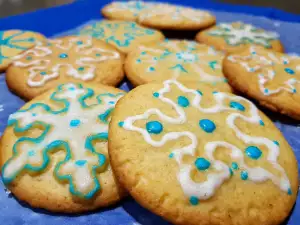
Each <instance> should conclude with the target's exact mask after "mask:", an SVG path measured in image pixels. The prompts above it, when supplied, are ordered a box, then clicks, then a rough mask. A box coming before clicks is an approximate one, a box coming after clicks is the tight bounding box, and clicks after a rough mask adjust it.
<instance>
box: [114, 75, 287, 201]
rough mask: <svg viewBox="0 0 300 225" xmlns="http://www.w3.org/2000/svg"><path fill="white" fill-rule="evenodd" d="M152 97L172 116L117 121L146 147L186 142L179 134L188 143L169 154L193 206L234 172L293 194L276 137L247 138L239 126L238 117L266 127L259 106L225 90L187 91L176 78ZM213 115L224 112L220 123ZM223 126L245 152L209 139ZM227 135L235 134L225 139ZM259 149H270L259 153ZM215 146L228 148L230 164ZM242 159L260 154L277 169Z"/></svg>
mask: <svg viewBox="0 0 300 225" xmlns="http://www.w3.org/2000/svg"><path fill="white" fill-rule="evenodd" d="M178 90H179V91H180V92H178ZM169 93H173V94H174V93H183V95H180V96H176V97H175V99H173V98H174V96H170V94H169ZM208 95H211V96H212V97H213V98H212V99H213V102H214V103H213V105H212V106H211V107H208V108H203V107H202V106H201V102H202V98H203V97H207V96H208ZM167 96H168V97H167ZM153 98H155V99H157V100H159V101H161V102H163V103H164V104H167V105H169V106H170V108H172V109H173V110H174V111H175V112H176V116H169V115H170V114H168V115H167V114H165V113H164V112H162V111H161V110H160V109H158V108H150V109H147V110H146V111H145V112H144V113H143V114H139V115H134V116H130V117H127V118H126V119H125V120H124V121H121V122H120V123H119V125H120V127H122V128H123V129H125V130H128V131H133V132H138V133H140V134H141V136H142V137H143V139H144V140H145V141H146V142H147V143H148V144H149V145H151V146H153V147H157V148H161V147H163V146H164V145H165V144H166V143H167V142H171V141H178V143H179V142H180V143H184V142H181V141H180V140H182V138H186V139H188V140H190V141H188V142H186V145H184V146H181V147H176V149H173V150H172V153H171V154H170V155H169V158H170V160H175V161H176V162H177V164H178V165H179V170H178V174H177V179H178V181H179V183H180V185H181V188H182V189H183V192H184V193H185V195H186V196H187V197H188V198H189V200H190V203H191V204H192V205H197V204H198V201H199V200H205V199H209V198H211V197H212V196H213V195H214V194H215V192H216V190H217V189H218V188H219V187H220V186H221V185H222V184H223V183H224V182H225V181H226V180H228V179H230V178H231V177H232V176H235V175H237V174H238V175H239V176H240V179H242V180H250V181H253V182H256V183H261V182H265V181H267V180H271V181H272V182H273V183H274V184H275V185H277V186H278V187H279V188H280V189H281V190H282V191H284V192H286V193H287V194H289V195H291V194H292V190H291V187H290V182H289V179H288V177H287V174H286V172H285V170H284V169H283V168H282V167H281V166H280V165H279V163H278V161H277V160H278V156H279V152H280V141H279V142H278V141H276V140H271V139H268V138H266V137H258V136H257V137H255V136H250V135H248V134H247V133H244V132H243V131H242V130H241V129H240V127H239V126H237V121H236V120H243V121H244V122H245V123H250V124H252V125H258V126H260V127H261V129H264V126H265V125H264V122H263V121H262V119H261V117H260V114H259V111H258V109H257V108H256V106H255V105H254V104H253V103H251V102H250V101H249V100H247V99H245V98H242V97H239V96H234V95H231V94H229V93H221V92H213V93H208V92H205V93H202V92H201V90H193V89H188V88H187V87H185V86H183V85H182V84H181V83H179V82H178V81H175V80H167V81H165V82H164V87H163V88H162V89H160V90H158V91H157V92H154V93H153ZM209 98H210V97H209ZM187 109H188V110H187ZM191 110H195V111H197V113H196V114H193V115H198V116H199V118H197V122H196V123H195V124H199V126H198V125H197V126H192V125H191V124H193V121H194V122H195V117H194V116H193V117H189V112H191ZM216 114H217V117H218V118H219V120H220V118H222V117H223V116H224V121H222V122H220V121H218V123H217V122H215V121H214V119H213V118H216ZM171 115H174V114H171ZM154 118H158V120H153V119H154ZM141 122H142V123H141ZM137 124H139V125H137ZM143 124H144V125H143ZM225 126H226V127H227V128H228V129H230V130H231V131H232V132H227V134H226V135H227V136H226V140H237V139H238V140H239V141H240V142H241V143H243V144H244V145H245V146H246V148H245V149H244V150H242V149H240V148H239V147H238V146H236V145H234V144H232V143H229V142H227V141H224V140H215V139H213V136H214V135H212V134H216V137H218V136H220V134H219V133H218V132H219V131H220V129H221V130H223V128H224V127H225ZM165 127H168V129H165ZM170 127H174V130H176V131H170ZM179 127H180V129H179ZM122 128H121V129H122ZM165 130H168V132H166V131H165ZM204 135H207V136H205V137H206V138H203V137H204ZM228 135H229V136H231V135H233V136H232V137H229V136H228ZM199 137H200V138H199ZM214 137H215V136H214ZM262 147H263V148H265V149H267V150H268V151H266V152H264V153H263V152H262V150H261V148H262ZM218 148H226V149H228V150H229V152H230V153H229V156H230V158H231V160H232V161H231V162H229V163H228V162H225V161H222V160H221V159H216V158H215V156H214V153H215V152H216V151H217V149H218ZM184 156H189V157H192V158H193V160H191V161H192V162H193V163H192V164H190V163H187V162H186V161H184V160H183V158H184ZM246 158H248V159H249V160H252V161H253V162H254V163H255V162H256V160H260V158H264V160H267V161H268V162H269V163H270V165H272V167H273V168H272V170H273V171H277V172H276V173H275V174H277V175H275V174H274V173H273V172H271V171H269V170H267V169H265V168H262V167H260V166H258V165H257V164H256V165H253V164H252V165H251V166H249V165H247V160H248V159H247V160H246ZM194 171H196V173H199V174H200V176H204V174H205V177H206V179H205V180H204V181H201V182H197V181H195V180H194V179H193V178H192V177H191V173H193V172H194ZM195 176H196V175H195ZM202 180H203V179H202Z"/></svg>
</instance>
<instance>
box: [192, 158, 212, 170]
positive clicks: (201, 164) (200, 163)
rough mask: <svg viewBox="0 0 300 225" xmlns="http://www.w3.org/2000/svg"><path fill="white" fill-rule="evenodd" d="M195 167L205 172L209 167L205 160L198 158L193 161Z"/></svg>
mask: <svg viewBox="0 0 300 225" xmlns="http://www.w3.org/2000/svg"><path fill="white" fill-rule="evenodd" d="M195 166H196V167H197V169H198V170H207V169H208V168H209V167H210V162H209V161H208V160H206V159H205V158H198V159H196V161H195Z"/></svg>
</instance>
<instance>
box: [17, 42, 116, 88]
mask: <svg viewBox="0 0 300 225" xmlns="http://www.w3.org/2000/svg"><path fill="white" fill-rule="evenodd" d="M119 58H120V54H119V53H118V52H117V51H112V50H108V49H103V48H98V47H96V46H94V45H93V41H92V38H81V37H74V38H70V39H68V41H65V40H64V39H53V40H49V41H48V43H47V44H44V45H37V46H35V47H34V48H32V49H29V50H27V51H26V52H24V53H23V54H21V55H19V56H16V57H15V58H14V60H16V61H15V62H14V66H17V67H24V68H27V69H28V72H29V77H28V81H27V84H28V85H29V86H30V87H41V86H43V85H44V84H45V83H47V82H48V81H49V80H53V79H56V78H57V77H59V76H60V71H61V69H62V68H65V69H66V72H65V74H66V75H67V76H70V77H73V78H75V79H79V80H83V81H87V80H92V79H94V77H95V75H96V74H95V72H96V68H97V63H100V62H103V61H106V60H116V59H119Z"/></svg>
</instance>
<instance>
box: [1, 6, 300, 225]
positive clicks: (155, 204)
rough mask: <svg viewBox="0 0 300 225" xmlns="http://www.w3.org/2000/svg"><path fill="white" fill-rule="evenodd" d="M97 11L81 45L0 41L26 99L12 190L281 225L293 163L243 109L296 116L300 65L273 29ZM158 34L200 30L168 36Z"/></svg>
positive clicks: (73, 208)
mask: <svg viewBox="0 0 300 225" xmlns="http://www.w3.org/2000/svg"><path fill="white" fill-rule="evenodd" d="M102 13H103V15H104V16H105V17H107V18H108V19H110V20H102V21H99V22H96V23H94V24H93V25H90V26H87V27H85V28H83V29H82V30H81V31H80V32H79V33H78V35H75V36H66V37H62V38H58V39H52V40H48V39H46V38H45V37H43V36H42V35H40V34H37V33H34V32H27V31H5V32H2V33H1V35H2V38H3V40H5V41H2V42H0V48H1V51H0V53H1V54H0V68H1V69H3V70H6V81H7V85H8V87H9V88H10V90H11V91H13V92H14V93H16V94H17V95H18V96H20V97H21V98H23V99H26V100H30V101H29V102H27V103H26V104H25V105H24V106H23V107H22V108H21V109H20V110H18V111H17V112H15V113H14V114H12V115H10V117H9V120H8V126H7V128H6V130H5V132H4V134H3V136H2V138H1V144H0V164H1V166H2V172H1V176H2V180H3V182H4V184H5V185H6V186H7V188H8V189H9V190H10V191H11V192H12V193H13V194H14V195H15V196H16V198H18V199H20V200H22V201H25V202H27V203H29V204H30V205H31V206H32V207H38V208H44V209H47V210H50V211H53V212H65V213H78V212H84V211H90V210H94V209H98V208H100V207H105V206H108V205H112V204H114V203H117V202H118V201H120V200H121V199H122V198H123V197H125V196H127V195H128V193H129V194H130V195H131V196H132V197H133V198H134V199H135V200H136V201H137V202H139V203H140V204H141V205H142V206H144V207H145V208H147V209H149V210H151V211H152V212H154V213H156V214H158V215H160V216H162V217H164V218H165V219H167V220H168V221H171V222H172V223H174V224H184V225H196V224H207V225H208V224H228V225H229V224H233V225H238V224H245V225H248V224H249V225H250V224H270V225H275V224H280V223H281V222H282V221H283V220H284V219H285V218H286V217H287V216H288V215H289V213H290V211H291V209H292V207H293V205H294V204H295V201H296V197H297V192H298V166H297V161H296V158H295V155H294V153H293V150H292V149H291V147H290V146H289V144H288V143H287V141H286V140H285V138H284V137H283V136H282V134H281V133H280V131H279V130H278V129H277V128H276V127H275V125H274V124H273V122H272V121H271V120H270V119H269V118H268V117H267V116H266V115H264V113H263V112H261V111H260V110H259V109H257V107H256V106H255V104H254V103H252V102H251V99H255V100H257V102H259V103H260V104H261V105H263V106H266V107H267V108H269V109H271V110H274V111H276V112H281V113H283V114H286V115H288V116H290V117H292V118H294V119H296V120H299V119H300V109H299V110H298V107H300V106H299V104H300V103H299V102H300V99H299V98H300V97H299V94H298V92H297V89H298V88H299V86H298V84H299V80H300V79H299V77H300V59H299V58H297V57H295V56H289V55H285V54H283V53H282V52H283V47H282V45H281V44H280V40H279V36H278V34H276V33H274V32H270V31H265V30H262V29H259V28H256V27H254V26H252V25H250V24H244V23H242V22H236V23H232V24H223V23H220V24H218V25H216V26H214V24H215V21H216V19H215V17H214V16H213V15H212V14H211V13H209V12H206V11H202V10H198V9H192V8H187V7H183V6H176V5H170V4H162V3H144V2H140V1H138V2H135V1H130V2H113V3H111V4H109V5H107V6H105V7H104V8H103V9H102ZM155 29H173V30H196V31H199V33H198V34H197V36H196V41H188V40H178V39H174V40H168V39H165V37H164V35H163V32H162V31H159V30H155ZM197 42H200V43H201V44H200V43H197ZM125 75H126V77H127V78H128V80H129V81H130V83H131V84H132V85H133V86H135V87H137V86H138V87H137V88H134V89H133V90H131V91H130V92H129V93H125V92H123V91H122V90H120V89H117V88H115V87H116V86H118V85H119V84H120V83H121V82H122V81H123V80H124V76H125ZM236 91H238V92H236ZM233 93H241V94H243V95H245V96H246V97H249V98H250V100H249V99H246V98H244V97H241V96H238V95H235V94H233ZM49 196H51V197H49Z"/></svg>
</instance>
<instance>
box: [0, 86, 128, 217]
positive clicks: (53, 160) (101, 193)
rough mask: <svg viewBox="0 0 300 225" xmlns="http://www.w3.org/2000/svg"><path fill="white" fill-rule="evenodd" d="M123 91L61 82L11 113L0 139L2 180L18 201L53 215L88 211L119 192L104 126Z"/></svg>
mask: <svg viewBox="0 0 300 225" xmlns="http://www.w3.org/2000/svg"><path fill="white" fill-rule="evenodd" d="M123 95H124V93H123V91H121V90H119V89H115V88H113V87H108V86H103V85H100V84H97V85H91V84H81V83H78V84H77V83H66V84H62V85H60V86H58V87H57V88H55V89H51V90H49V91H48V92H46V93H44V94H42V95H40V96H38V97H37V98H35V99H33V100H31V101H30V102H28V103H27V104H25V105H24V106H23V107H22V108H21V109H20V110H19V111H17V112H16V113H14V114H12V115H10V117H9V120H8V127H7V128H6V130H5V132H4V134H3V136H2V139H1V145H0V147H1V151H0V154H1V157H0V159H1V161H0V164H1V166H2V173H1V175H2V180H3V182H4V184H5V185H6V186H7V188H8V189H9V190H10V191H11V192H12V193H13V194H14V195H15V196H16V198H18V199H19V200H21V201H25V202H27V203H29V204H30V205H31V206H32V207H37V208H44V209H47V210H50V211H54V212H65V213H76V212H83V211H90V210H94V209H97V208H99V207H104V206H108V205H111V204H113V203H115V202H117V201H119V200H120V199H121V197H122V195H124V193H125V192H124V191H123V189H122V188H120V187H119V185H118V183H117V182H116V180H115V178H114V175H113V173H112V170H111V167H110V163H109V157H108V152H107V138H108V123H109V121H110V117H111V112H112V111H113V109H114V107H115V104H116V102H117V101H118V100H119V99H120V98H121V97H122V96H123Z"/></svg>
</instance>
